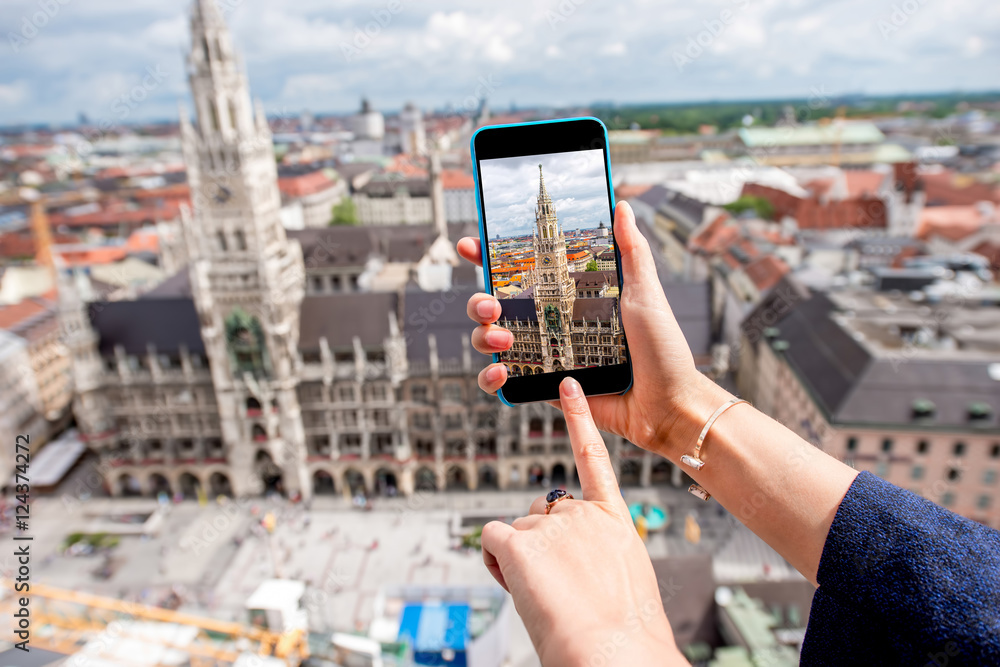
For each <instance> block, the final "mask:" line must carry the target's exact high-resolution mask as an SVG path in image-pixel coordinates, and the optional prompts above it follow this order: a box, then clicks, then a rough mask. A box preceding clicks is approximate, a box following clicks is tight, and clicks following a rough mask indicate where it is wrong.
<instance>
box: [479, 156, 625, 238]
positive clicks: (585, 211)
mask: <svg viewBox="0 0 1000 667" xmlns="http://www.w3.org/2000/svg"><path fill="white" fill-rule="evenodd" d="M539 164H541V165H542V173H543V174H544V175H545V179H546V184H547V186H548V190H549V195H550V196H551V197H552V203H553V204H554V205H555V208H556V211H557V212H558V216H559V222H560V224H561V225H562V228H563V230H564V231H567V232H568V231H571V230H574V229H591V228H596V227H598V226H599V225H600V223H602V222H603V223H604V225H605V226H606V227H608V228H610V227H611V215H610V212H609V209H608V186H607V179H606V177H605V165H604V151H603V150H601V149H596V150H589V151H573V152H570V153H545V154H539V155H523V156H520V157H513V158H498V159H494V160H482V161H481V162H480V171H481V174H482V189H483V214H484V216H485V218H486V227H487V231H488V233H489V237H490V238H495V237H496V235H497V234H500V237H501V238H507V237H512V236H523V235H525V234H531V230H532V229H533V228H534V225H535V205H536V198H537V194H538V165H539Z"/></svg>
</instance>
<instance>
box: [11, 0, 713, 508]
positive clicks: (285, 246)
mask: <svg viewBox="0 0 1000 667" xmlns="http://www.w3.org/2000/svg"><path fill="white" fill-rule="evenodd" d="M191 27H192V33H193V39H192V43H193V45H194V46H193V48H192V50H191V53H190V56H189V64H190V70H191V81H190V83H191V88H192V93H193V98H194V101H195V104H196V108H197V118H196V120H195V121H194V122H190V121H188V120H187V119H183V120H182V124H181V126H182V136H183V146H184V151H185V159H186V160H187V165H188V173H189V178H190V183H191V189H192V192H202V193H204V196H203V197H195V198H194V199H195V207H194V211H193V216H192V217H188V216H187V215H185V216H183V217H182V221H183V227H182V232H183V233H182V235H181V236H182V239H183V242H184V244H185V250H186V252H187V256H189V257H190V258H191V265H190V267H189V268H188V269H186V270H184V271H182V272H180V273H178V274H176V275H174V276H171V277H170V278H168V279H167V280H165V281H164V282H163V283H162V284H160V285H159V286H157V287H156V288H155V289H152V290H150V291H148V292H146V293H144V294H142V295H141V296H140V297H138V298H134V299H128V300H120V301H107V302H104V301H97V302H92V303H88V301H87V300H85V299H84V298H81V294H82V292H81V290H79V289H77V288H76V286H75V285H74V283H73V281H72V280H70V278H71V277H72V276H71V275H70V272H65V273H63V274H62V279H63V284H62V285H61V288H60V316H61V322H62V331H63V340H64V341H65V343H66V345H67V347H68V348H69V349H70V351H71V354H72V359H73V364H72V369H73V380H74V383H75V386H76V391H77V395H76V398H75V401H74V406H73V411H74V415H75V417H76V422H77V424H78V427H79V430H80V438H81V440H82V441H83V442H85V443H86V445H87V447H88V448H89V449H90V450H91V451H93V452H96V453H97V454H98V455H99V457H100V460H101V469H102V470H103V471H105V483H106V485H107V487H108V489H109V490H110V492H111V493H113V494H114V495H133V494H137V493H141V494H143V495H147V496H155V495H157V494H158V493H161V492H165V493H168V494H174V493H180V494H182V495H183V496H185V497H187V498H195V497H197V496H198V494H199V493H200V492H201V491H204V492H207V494H208V495H209V496H210V497H214V496H216V495H219V494H227V495H228V494H232V495H245V494H255V493H262V492H265V491H275V492H284V493H287V494H301V495H302V496H303V497H309V496H311V495H313V494H330V493H337V494H339V493H344V492H347V493H366V494H389V493H401V494H409V493H413V492H415V491H417V490H439V489H441V490H443V489H470V490H471V489H477V488H487V489H494V488H496V489H506V488H522V487H525V486H537V487H540V485H542V484H543V483H550V484H554V485H558V484H566V483H570V482H571V481H572V480H573V478H574V463H573V455H572V450H571V448H570V444H569V438H568V434H567V431H566V425H565V422H564V421H563V419H562V417H561V416H560V415H559V414H557V413H556V411H554V410H553V409H552V408H550V407H549V406H548V405H544V404H542V405H526V406H521V407H519V408H517V409H510V408H507V407H505V406H502V405H501V404H500V403H499V402H498V401H497V400H496V399H495V398H494V397H491V396H489V395H487V394H485V393H484V392H482V391H481V390H480V389H479V388H478V386H477V383H476V377H477V374H478V372H479V371H480V370H481V369H482V368H483V366H484V365H485V364H486V363H487V362H488V359H487V358H486V357H485V356H483V355H479V354H476V353H475V352H474V350H472V348H471V344H470V342H469V332H470V324H469V321H468V317H467V315H466V312H465V303H466V301H467V300H468V298H469V297H470V296H471V295H473V294H475V293H477V292H480V291H482V282H481V276H482V274H481V271H480V270H478V269H477V268H476V267H474V266H472V265H471V264H468V263H458V262H457V260H456V259H455V258H454V249H453V244H452V241H451V239H454V238H457V237H458V236H460V235H470V234H471V235H474V234H475V233H476V227H475V226H474V225H472V224H464V225H451V226H449V225H447V224H446V222H445V216H444V206H442V205H441V204H442V203H443V201H444V199H443V197H435V198H434V199H435V200H436V201H437V202H438V204H437V205H435V206H431V215H430V218H431V219H433V220H434V221H435V222H434V225H428V224H422V225H421V224H413V225H398V224H397V225H392V226H388V225H387V226H371V227H329V228H312V229H303V230H298V231H290V232H286V231H285V229H284V228H283V227H282V224H281V219H280V213H279V211H280V191H279V189H278V175H277V173H276V166H275V162H274V159H273V155H272V153H271V137H270V131H269V128H268V126H267V124H266V122H265V119H264V117H263V114H262V113H261V112H260V109H259V107H258V108H257V109H256V111H255V110H254V109H253V108H252V107H251V104H250V97H249V92H248V90H247V85H246V79H245V76H244V75H243V73H242V72H240V70H239V69H238V66H237V60H236V57H235V53H234V50H233V48H232V44H231V40H230V37H229V33H228V31H227V30H226V28H225V24H224V22H223V20H222V15H221V12H220V11H219V9H218V8H217V7H216V5H215V3H214V2H211V0H199V2H197V3H196V4H195V8H194V11H193V15H192V19H191ZM219 100H228V101H230V102H231V106H228V105H224V106H220V105H219ZM219 151H221V152H222V153H223V154H227V155H228V154H234V155H235V153H236V152H237V151H241V153H240V154H241V159H240V161H239V169H238V170H237V171H236V172H235V173H234V172H232V171H231V170H230V169H229V168H228V164H229V163H228V162H219V160H218V159H217V156H218V154H219ZM223 172H225V173H224V174H223ZM223 175H225V178H224V179H223V178H222V177H223ZM443 180H444V178H442V177H441V174H440V172H439V170H438V168H437V166H436V165H435V164H434V162H433V161H432V163H431V174H430V179H429V180H427V179H422V182H423V183H424V184H425V185H424V187H425V188H426V189H427V190H436V189H439V188H443V185H444V183H443ZM432 183H433V187H432V185H431V184H432ZM425 199H426V200H427V201H428V205H430V200H431V199H432V198H431V197H430V196H429V195H425ZM549 205H550V204H549ZM550 213H551V220H550V222H551V226H554V225H555V223H556V220H555V213H554V211H551V212H546V214H545V216H542V219H543V220H549V217H548V216H549V215H550ZM551 246H552V247H551V249H549V250H548V252H549V254H550V255H551V256H552V257H554V258H557V256H558V255H557V250H556V245H555V243H554V239H553V240H552V241H551ZM562 252H563V255H562V258H561V259H558V261H557V262H556V264H554V265H553V266H560V267H562V268H561V269H560V270H562V271H564V275H563V276H562V278H561V280H562V283H561V284H559V285H557V290H556V291H555V292H552V293H547V294H546V295H545V297H544V298H543V299H542V301H541V302H542V303H543V304H546V303H548V304H550V305H552V306H555V307H557V308H560V307H561V308H564V309H568V310H565V311H564V312H565V313H566V314H567V316H569V315H570V314H575V313H577V312H579V313H580V314H581V316H582V317H585V321H586V327H587V330H586V331H584V330H578V331H576V332H575V334H572V333H571V332H569V331H568V330H562V329H561V330H560V332H559V333H558V334H557V337H558V338H559V339H560V340H561V341H562V342H561V344H560V345H561V347H560V355H561V356H560V358H561V359H562V360H564V361H565V360H566V359H567V358H572V356H573V355H569V357H567V356H566V354H564V353H568V352H569V351H570V349H572V350H574V351H579V354H580V355H581V356H580V359H581V360H583V359H586V357H585V356H583V355H584V353H585V352H586V354H587V355H596V356H600V357H607V358H608V359H611V358H616V357H615V354H616V353H615V351H614V350H612V352H611V353H610V354H607V355H605V354H604V353H603V352H601V351H600V349H601V348H602V347H607V348H614V347H615V340H614V339H613V340H612V341H611V342H610V343H605V342H604V341H603V340H602V341H590V340H589V339H585V338H581V339H579V340H576V341H571V340H570V338H569V337H570V335H577V336H581V337H582V336H588V337H589V336H591V335H594V336H598V335H600V336H604V335H605V332H607V334H606V335H608V336H614V335H620V326H618V325H616V324H615V321H616V319H615V316H613V315H612V314H611V313H610V312H608V311H609V308H608V307H607V306H604V305H603V304H604V303H606V302H611V301H613V300H612V299H607V298H605V299H601V298H596V299H595V298H590V299H588V298H580V299H578V298H577V295H576V292H575V289H576V286H577V285H576V283H575V282H574V281H573V280H572V279H571V278H570V277H569V273H568V270H567V268H566V263H565V254H564V253H565V250H564V249H563V251H562ZM554 261H555V260H554ZM549 273H551V274H552V276H549ZM545 275H547V276H549V277H550V278H554V276H555V269H550V270H549V271H548V273H546V274H545ZM588 278H590V276H588ZM593 278H594V279H596V278H597V276H593ZM546 284H550V285H556V283H554V282H551V283H546ZM563 285H565V286H566V289H567V290H569V291H568V292H566V291H564V290H563V289H562V288H563ZM536 287H537V285H536ZM666 287H667V291H668V297H669V298H670V301H671V305H672V307H673V309H674V312H675V314H676V316H677V318H678V321H679V322H680V325H681V328H682V330H683V331H684V333H685V335H686V337H687V340H688V341H689V343H690V345H691V346H692V352H693V353H694V355H695V358H696V360H697V361H698V363H699V365H702V364H703V363H704V360H705V359H706V357H708V356H709V346H710V342H711V341H710V326H709V314H708V303H709V300H708V290H707V285H706V284H705V283H696V284H681V283H677V284H668V285H667V286H666ZM532 289H534V288H532ZM591 289H598V287H596V286H595V287H594V288H591ZM515 300H516V301H521V302H523V303H527V304H529V305H532V302H531V301H530V300H521V299H515ZM574 301H575V302H576V304H583V305H588V304H589V303H593V304H597V306H598V308H597V310H598V311H600V312H598V313H596V315H595V313H594V312H592V310H591V309H590V308H589V307H588V308H584V307H582V306H581V307H580V308H578V309H577V310H576V311H574V310H573V308H572V303H573V302H574ZM585 302H587V303H585ZM605 312H606V313H607V315H608V317H607V318H606V320H602V318H601V316H600V315H601V313H605ZM532 313H533V314H535V312H534V306H533V305H532ZM535 316H536V317H537V314H535ZM550 319H551V318H550ZM550 319H548V320H545V321H550ZM574 319H575V318H574ZM569 321H571V320H570V317H567V319H566V322H569ZM599 321H601V322H603V321H606V322H607V324H604V325H602V326H601V329H600V333H597V332H596V328H597V323H598V322H599ZM616 326H618V328H615V327H616ZM591 329H593V330H594V333H593V334H592V333H591ZM535 331H536V332H538V331H539V328H538V325H537V323H536V325H535ZM615 332H618V333H615ZM553 333H554V332H553ZM22 345H23V344H22ZM571 346H572V348H571ZM557 347H559V346H558V345H557ZM591 347H593V348H594V351H593V352H591ZM549 349H552V348H551V347H550V348H549ZM619 354H620V353H619ZM548 356H549V358H552V355H551V353H549V355H548ZM3 377H4V378H7V377H10V376H9V374H4V375H3ZM606 441H607V444H608V448H609V450H610V451H611V452H612V454H613V455H614V457H615V458H614V460H615V461H616V462H617V464H618V466H619V473H620V476H621V479H622V480H623V483H624V484H647V485H648V484H650V483H651V480H652V479H653V477H652V473H653V469H654V467H655V468H656V469H657V471H658V472H657V475H658V477H657V479H660V480H664V479H666V480H670V481H671V483H674V484H677V485H680V484H682V483H683V481H684V477H683V474H682V472H681V471H680V470H679V469H678V468H675V467H673V466H671V464H669V463H668V462H665V461H663V462H660V463H658V464H656V465H654V460H653V457H652V454H651V453H649V452H643V451H641V450H639V449H638V448H637V447H635V446H633V445H631V444H628V443H627V442H625V441H624V440H622V439H621V438H619V437H617V436H611V435H608V436H607V438H606ZM657 466H658V467H657Z"/></svg>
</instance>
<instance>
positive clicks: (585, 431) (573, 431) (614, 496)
mask: <svg viewBox="0 0 1000 667" xmlns="http://www.w3.org/2000/svg"><path fill="white" fill-rule="evenodd" d="M559 402H560V403H562V410H563V415H564V416H565V419H566V428H567V430H568V431H569V441H570V443H571V444H572V445H573V459H574V460H575V461H576V470H577V472H578V473H579V475H580V486H581V487H582V489H583V499H584V500H603V501H609V502H616V501H617V502H621V497H622V496H621V491H619V489H618V479H617V478H616V477H615V470H614V467H613V466H612V465H611V457H610V456H608V448H607V447H605V446H604V438H602V437H601V433H600V432H599V431H598V430H597V425H596V424H595V423H594V418H593V417H592V416H591V414H590V406H589V405H588V404H587V397H586V396H584V395H583V387H581V386H580V383H579V382H577V381H576V380H574V379H573V378H571V377H568V378H566V379H565V380H563V381H562V382H561V383H559Z"/></svg>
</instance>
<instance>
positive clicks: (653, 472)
mask: <svg viewBox="0 0 1000 667" xmlns="http://www.w3.org/2000/svg"><path fill="white" fill-rule="evenodd" d="M671 468H672V466H671V465H670V461H665V460H660V461H657V462H656V463H655V464H653V467H652V468H651V469H650V471H649V483H650V484H669V483H670V475H671V472H672V471H671Z"/></svg>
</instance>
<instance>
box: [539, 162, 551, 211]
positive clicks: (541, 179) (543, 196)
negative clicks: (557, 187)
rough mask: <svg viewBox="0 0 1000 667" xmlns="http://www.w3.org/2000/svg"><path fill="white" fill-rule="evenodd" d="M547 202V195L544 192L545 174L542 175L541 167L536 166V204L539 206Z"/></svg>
mask: <svg viewBox="0 0 1000 667" xmlns="http://www.w3.org/2000/svg"><path fill="white" fill-rule="evenodd" d="M543 200H545V201H546V203H547V202H548V200H549V193H548V192H547V191H546V190H545V174H543V173H542V165H538V203H539V204H541V203H542V201H543Z"/></svg>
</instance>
